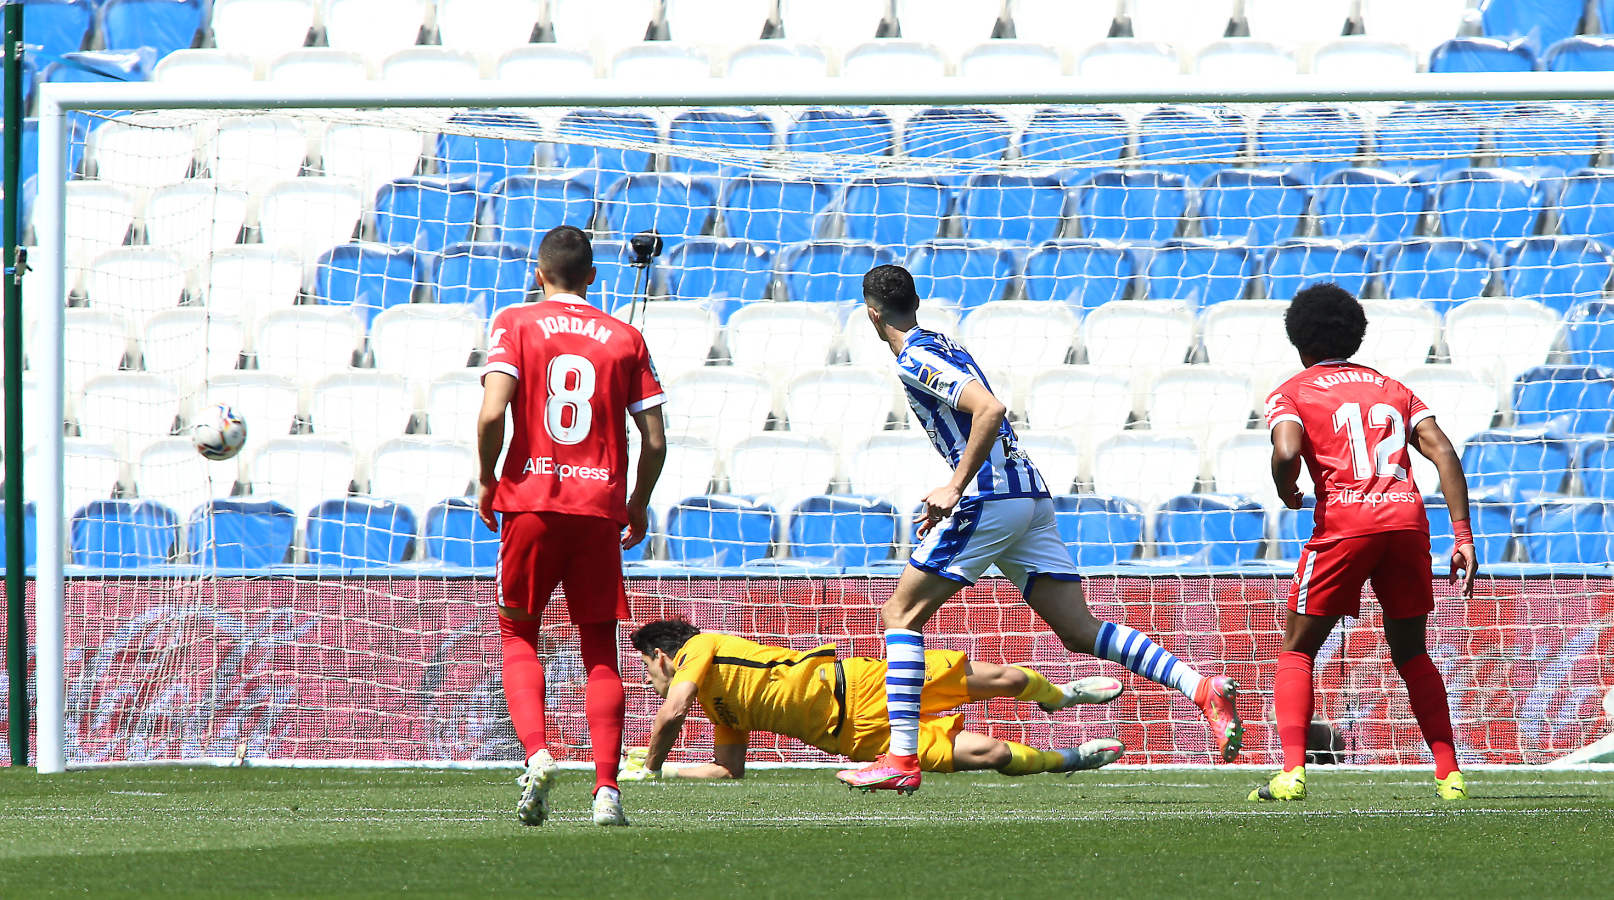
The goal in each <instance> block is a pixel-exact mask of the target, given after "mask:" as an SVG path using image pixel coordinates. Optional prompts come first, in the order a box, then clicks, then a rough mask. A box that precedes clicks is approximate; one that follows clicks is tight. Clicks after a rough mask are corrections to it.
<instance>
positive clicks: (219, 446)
mask: <svg viewBox="0 0 1614 900" xmlns="http://www.w3.org/2000/svg"><path fill="white" fill-rule="evenodd" d="M191 439H192V440H193V441H195V442H196V452H197V453H200V454H202V455H203V456H205V457H207V458H208V459H212V460H223V459H229V458H230V457H232V456H235V455H236V454H237V453H240V452H241V447H242V445H244V444H245V443H246V442H247V423H246V420H245V419H243V418H241V417H240V416H238V415H236V414H235V410H233V409H231V408H229V407H228V406H224V405H222V404H221V405H219V406H214V407H212V408H211V409H209V410H207V411H206V412H205V413H203V414H202V415H201V416H200V417H198V418H197V420H196V426H195V428H193V429H192V430H191Z"/></svg>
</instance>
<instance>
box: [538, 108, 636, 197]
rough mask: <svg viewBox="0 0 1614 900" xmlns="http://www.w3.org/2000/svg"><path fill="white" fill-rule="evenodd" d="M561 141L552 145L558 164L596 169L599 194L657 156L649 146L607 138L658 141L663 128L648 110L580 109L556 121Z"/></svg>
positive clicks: (556, 135) (568, 167) (555, 160)
mask: <svg viewBox="0 0 1614 900" xmlns="http://www.w3.org/2000/svg"><path fill="white" fill-rule="evenodd" d="M555 137H556V138H558V139H559V140H558V142H557V143H555V144H552V145H551V146H550V150H551V151H552V152H553V153H554V156H555V159H554V162H555V165H557V166H559V167H561V168H563V169H586V170H588V171H590V172H593V173H594V178H595V181H594V183H593V184H592V185H591V187H593V189H594V193H595V195H599V194H601V193H603V192H604V191H605V189H606V188H609V187H610V186H611V185H613V184H615V183H616V182H617V181H618V180H619V179H620V178H622V177H623V176H624V175H628V174H632V173H636V172H645V171H648V170H649V169H650V168H651V164H652V163H653V162H654V161H655V156H654V154H652V153H651V152H650V151H649V150H642V149H630V148H623V147H620V146H608V145H607V144H606V143H604V142H610V143H612V144H617V143H619V142H641V141H645V142H655V141H659V140H660V139H661V129H660V128H659V127H658V126H657V125H656V122H655V120H654V119H652V118H650V116H648V115H646V114H644V113H638V112H625V111H621V110H605V109H579V110H573V111H572V112H569V113H567V114H566V115H564V116H562V117H561V119H560V121H559V122H558V123H556V125H555Z"/></svg>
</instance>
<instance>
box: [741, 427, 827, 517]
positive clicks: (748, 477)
mask: <svg viewBox="0 0 1614 900" xmlns="http://www.w3.org/2000/svg"><path fill="white" fill-rule="evenodd" d="M723 471H724V473H725V474H727V475H728V485H729V493H731V494H736V495H740V496H745V497H749V498H751V499H753V500H758V501H762V502H764V503H767V504H768V505H770V506H772V507H773V508H774V509H783V510H790V509H794V508H795V506H796V504H798V503H800V502H801V501H803V500H805V499H807V498H808V497H813V496H817V495H819V494H822V493H825V492H826V491H828V490H829V487H830V483H831V482H832V481H834V480H835V473H836V464H835V447H834V445H832V444H831V443H829V442H828V441H825V440H821V439H819V438H816V437H813V436H811V435H808V434H792V433H789V432H783V431H770V432H767V433H765V434H754V435H751V436H750V437H747V438H745V439H743V440H741V441H740V442H739V443H737V444H735V445H734V449H732V450H730V451H729V456H728V460H727V463H726V464H725V465H724V467H723ZM784 524H786V525H787V527H788V523H784Z"/></svg>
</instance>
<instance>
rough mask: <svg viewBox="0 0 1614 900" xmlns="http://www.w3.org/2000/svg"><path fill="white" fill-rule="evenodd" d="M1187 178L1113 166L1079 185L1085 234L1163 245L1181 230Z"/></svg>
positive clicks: (1079, 208)
mask: <svg viewBox="0 0 1614 900" xmlns="http://www.w3.org/2000/svg"><path fill="white" fill-rule="evenodd" d="M1189 197H1190V192H1189V189H1188V182H1187V179H1186V178H1185V177H1184V176H1182V175H1179V174H1176V173H1173V172H1162V171H1158V170H1153V169H1131V170H1126V171H1121V170H1110V171H1106V172H1100V173H1098V174H1097V175H1094V176H1093V179H1092V181H1090V182H1088V183H1087V184H1084V185H1082V186H1081V187H1079V188H1077V191H1076V217H1077V221H1079V222H1080V223H1081V226H1082V237H1088V238H1099V239H1101V240H1106V241H1121V242H1125V243H1159V242H1160V241H1164V240H1166V239H1168V238H1171V237H1172V236H1174V235H1175V234H1176V233H1177V228H1178V225H1179V223H1180V222H1181V220H1182V218H1183V214H1184V213H1186V212H1187V211H1188V201H1189Z"/></svg>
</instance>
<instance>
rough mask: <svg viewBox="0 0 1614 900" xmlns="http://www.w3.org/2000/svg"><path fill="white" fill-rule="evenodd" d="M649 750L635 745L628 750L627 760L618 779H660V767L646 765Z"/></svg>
mask: <svg viewBox="0 0 1614 900" xmlns="http://www.w3.org/2000/svg"><path fill="white" fill-rule="evenodd" d="M648 753H649V750H648V749H647V748H644V747H634V748H633V749H632V750H629V751H628V754H627V762H626V763H624V764H623V766H622V771H621V772H620V773H619V774H618V775H617V780H618V781H660V780H661V770H660V769H655V770H651V769H647V768H645V765H644V760H645V756H646V755H647V754H648Z"/></svg>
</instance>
